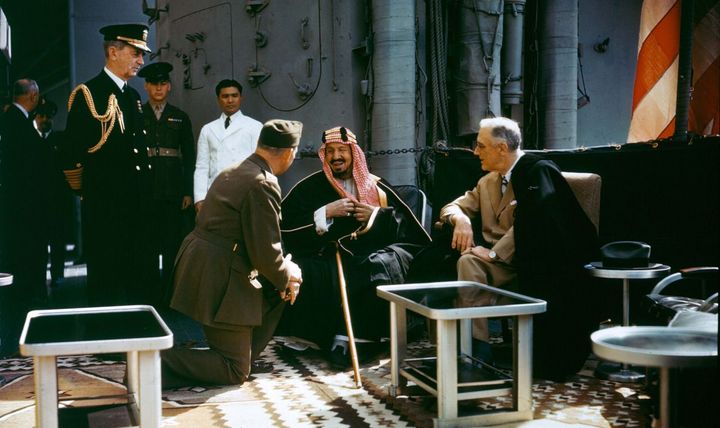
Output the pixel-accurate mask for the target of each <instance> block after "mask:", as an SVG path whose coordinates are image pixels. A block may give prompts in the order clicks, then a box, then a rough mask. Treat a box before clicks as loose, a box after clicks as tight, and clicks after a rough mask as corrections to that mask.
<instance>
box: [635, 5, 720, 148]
mask: <svg viewBox="0 0 720 428" xmlns="http://www.w3.org/2000/svg"><path fill="white" fill-rule="evenodd" d="M685 1H693V0H685ZM681 3H682V0H645V1H643V5H642V13H641V18H640V37H639V43H638V62H637V69H636V73H635V89H634V92H633V108H632V111H633V113H632V119H631V121H630V130H629V132H628V142H638V141H649V140H655V139H658V138H666V137H670V136H672V135H673V133H674V131H675V104H676V99H677V82H678V53H679V45H680V15H681V13H680V12H681V11H680V9H681ZM691 90H692V99H691V102H690V113H689V120H688V130H689V131H690V132H695V133H698V134H702V135H710V134H718V133H719V132H720V1H718V0H695V13H694V17H693V41H692V89H691Z"/></svg>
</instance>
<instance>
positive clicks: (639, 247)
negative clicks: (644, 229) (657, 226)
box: [592, 241, 652, 269]
mask: <svg viewBox="0 0 720 428" xmlns="http://www.w3.org/2000/svg"><path fill="white" fill-rule="evenodd" d="M600 254H601V256H602V261H601V262H593V263H592V265H593V266H594V267H596V268H602V269H647V268H649V267H652V263H650V245H648V244H646V243H644V242H639V241H615V242H610V243H607V244H605V245H603V246H602V247H601V248H600Z"/></svg>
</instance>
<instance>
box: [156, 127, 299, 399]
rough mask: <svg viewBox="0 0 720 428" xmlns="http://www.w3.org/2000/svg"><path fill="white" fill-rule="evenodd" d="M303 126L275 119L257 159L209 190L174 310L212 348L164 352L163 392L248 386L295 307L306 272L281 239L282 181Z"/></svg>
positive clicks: (178, 272)
mask: <svg viewBox="0 0 720 428" xmlns="http://www.w3.org/2000/svg"><path fill="white" fill-rule="evenodd" d="M301 132H302V124H301V123H300V122H294V121H286V120H271V121H269V122H267V123H266V124H265V125H264V126H263V128H262V131H261V132H260V139H259V141H258V144H257V149H256V150H255V153H254V154H252V155H250V156H249V157H248V158H247V159H246V160H245V161H243V162H242V163H240V164H238V165H234V166H232V167H230V168H227V169H225V170H223V171H222V172H221V173H220V174H219V175H218V177H217V179H216V180H215V181H214V182H213V184H212V185H211V186H210V190H209V191H208V194H207V198H206V199H205V201H206V203H205V206H204V208H203V209H202V210H201V211H200V212H199V213H198V217H197V222H196V225H195V229H194V230H193V231H192V232H191V233H190V234H189V235H188V236H187V237H186V238H185V240H184V241H183V243H182V245H181V246H180V251H179V252H178V258H177V261H176V263H175V275H174V281H173V282H174V286H175V291H174V294H173V297H172V301H171V303H170V306H171V307H172V308H173V309H176V310H178V311H180V312H182V313H184V314H186V315H188V316H190V317H192V318H193V319H195V320H196V321H198V322H199V323H201V324H202V326H203V330H204V332H205V337H206V338H207V343H208V345H209V347H210V349H207V350H195V349H183V348H173V349H171V350H169V351H166V352H163V354H162V362H163V378H162V380H163V386H164V387H171V386H180V385H190V384H192V383H196V384H197V383H201V384H215V385H227V384H241V383H243V382H244V381H245V380H246V379H247V378H248V376H249V375H250V373H251V371H256V370H255V369H254V368H253V366H252V361H253V360H255V359H256V358H257V357H258V356H259V355H260V353H261V352H262V351H263V349H264V348H265V346H266V345H267V343H268V342H269V341H270V339H271V338H272V335H273V332H274V331H275V327H276V326H277V323H278V321H279V320H280V316H281V315H282V312H283V309H284V307H285V304H284V302H285V301H289V302H290V303H291V304H292V303H294V302H295V298H296V297H297V295H298V293H299V291H300V283H301V282H302V273H301V272H300V268H299V267H298V266H297V265H296V264H295V263H294V262H292V261H290V257H289V256H285V257H283V250H282V244H281V241H280V187H279V186H278V182H277V177H276V176H278V175H281V174H283V173H284V172H285V171H287V169H288V168H289V167H290V165H291V164H292V162H293V159H294V157H295V152H296V151H297V146H298V144H299V142H300V135H301Z"/></svg>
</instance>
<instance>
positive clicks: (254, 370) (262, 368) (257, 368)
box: [250, 360, 275, 374]
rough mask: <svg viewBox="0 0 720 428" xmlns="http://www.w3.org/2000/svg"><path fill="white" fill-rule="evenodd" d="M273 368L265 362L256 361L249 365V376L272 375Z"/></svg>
mask: <svg viewBox="0 0 720 428" xmlns="http://www.w3.org/2000/svg"><path fill="white" fill-rule="evenodd" d="M274 369H275V367H274V366H273V365H272V364H271V363H268V362H266V361H262V360H257V361H253V362H252V364H250V374H259V373H272V371H273V370H274Z"/></svg>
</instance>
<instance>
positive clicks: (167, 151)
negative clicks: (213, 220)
mask: <svg viewBox="0 0 720 428" xmlns="http://www.w3.org/2000/svg"><path fill="white" fill-rule="evenodd" d="M143 118H144V120H145V132H146V137H147V146H148V156H149V158H150V164H151V165H152V174H151V175H152V179H153V181H152V196H153V198H155V199H157V200H169V201H175V200H178V199H181V198H182V197H183V196H192V194H193V171H194V170H195V141H194V140H193V135H192V124H191V122H190V118H189V117H188V115H187V114H186V113H185V112H184V111H182V110H180V109H179V108H177V107H175V106H173V105H171V104H165V108H164V109H163V112H162V114H161V115H160V120H158V119H157V118H156V117H155V112H154V111H153V107H152V106H151V105H150V103H149V102H148V103H145V105H144V106H143ZM178 206H179V205H178Z"/></svg>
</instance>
